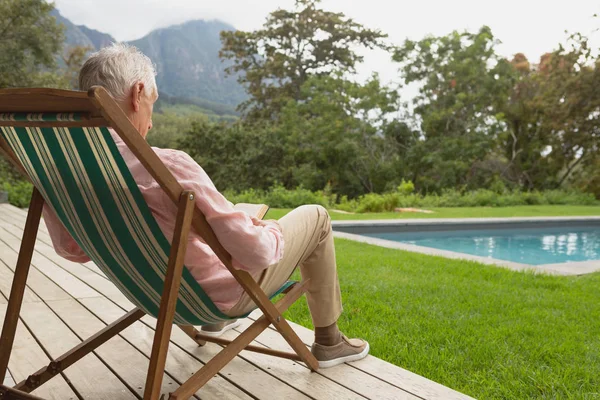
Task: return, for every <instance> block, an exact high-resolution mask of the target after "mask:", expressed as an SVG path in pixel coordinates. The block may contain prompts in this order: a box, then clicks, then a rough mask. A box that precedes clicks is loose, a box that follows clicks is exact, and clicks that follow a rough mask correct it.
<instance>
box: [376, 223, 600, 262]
mask: <svg viewBox="0 0 600 400" xmlns="http://www.w3.org/2000/svg"><path fill="white" fill-rule="evenodd" d="M365 236H371V237H377V238H380V239H387V240H394V241H396V242H402V243H410V244H414V245H418V246H425V247H433V248H436V249H441V250H450V251H454V252H458V253H466V254H472V255H476V256H481V257H489V258H495V259H498V260H506V261H513V262H518V263H523V264H531V265H541V264H556V263H564V262H572V261H588V260H600V227H592V228H585V227H577V228H543V229H519V230H508V229H499V230H462V231H461V230H458V231H449V232H441V231H440V232H422V233H419V232H407V233H404V232H403V233H374V234H365Z"/></svg>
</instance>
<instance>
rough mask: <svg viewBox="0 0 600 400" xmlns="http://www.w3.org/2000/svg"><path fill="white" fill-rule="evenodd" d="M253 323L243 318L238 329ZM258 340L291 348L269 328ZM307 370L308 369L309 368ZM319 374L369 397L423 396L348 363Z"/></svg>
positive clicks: (413, 398) (400, 398)
mask: <svg viewBox="0 0 600 400" xmlns="http://www.w3.org/2000/svg"><path fill="white" fill-rule="evenodd" d="M251 323H252V320H251V319H249V318H247V319H245V320H242V324H241V325H240V326H239V327H238V328H237V329H236V330H237V331H241V330H243V329H245V328H246V327H247V326H248V325H250V324H251ZM292 326H293V327H294V330H295V331H297V332H298V333H299V334H300V332H301V329H299V327H298V326H296V325H292ZM256 342H258V343H261V344H263V345H266V346H267V347H271V348H274V349H277V350H283V351H289V350H290V346H289V344H288V343H287V342H286V341H285V340H284V339H283V338H282V337H281V335H279V333H277V331H275V330H273V329H267V330H266V331H265V332H263V333H262V334H260V335H259V336H258V338H257V339H256ZM305 369H306V368H305ZM306 370H307V371H308V369H306ZM317 374H319V375H322V376H324V377H326V378H328V379H330V380H332V381H335V382H337V383H339V384H340V385H342V386H344V387H346V388H348V389H349V390H352V391H353V392H355V393H358V394H360V395H362V396H364V397H367V398H369V399H378V400H379V399H387V400H416V399H420V398H421V397H419V396H415V395H414V394H412V393H409V392H407V391H406V390H402V389H400V388H398V387H395V386H393V385H390V384H388V383H386V382H383V381H381V380H379V379H377V378H376V377H373V376H371V375H368V374H365V373H364V372H362V371H360V370H357V369H356V368H353V367H351V366H350V365H347V364H342V365H338V366H336V367H334V368H327V369H319V370H318V371H317Z"/></svg>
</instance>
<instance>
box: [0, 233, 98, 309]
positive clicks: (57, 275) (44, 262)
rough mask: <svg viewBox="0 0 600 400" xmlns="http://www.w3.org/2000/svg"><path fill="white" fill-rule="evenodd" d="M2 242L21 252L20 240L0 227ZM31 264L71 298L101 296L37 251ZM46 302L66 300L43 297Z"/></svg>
mask: <svg viewBox="0 0 600 400" xmlns="http://www.w3.org/2000/svg"><path fill="white" fill-rule="evenodd" d="M0 240H1V241H2V242H4V244H5V245H6V246H7V247H8V248H11V249H12V250H13V251H15V252H18V251H19V245H20V240H19V239H17V238H16V237H15V236H13V235H11V234H10V233H9V232H8V231H7V230H6V229H5V228H4V227H1V226H0ZM31 264H32V265H33V266H34V267H35V269H37V270H38V271H40V272H42V273H43V274H44V275H46V276H47V277H48V278H50V279H51V280H52V281H53V282H54V283H56V284H57V285H58V286H60V287H61V288H62V289H64V290H65V291H66V292H68V293H69V294H70V295H71V296H73V297H75V298H83V297H97V296H99V295H100V294H99V293H98V292H96V291H95V290H94V289H92V288H91V287H90V286H88V285H86V284H85V283H83V282H82V281H81V280H79V279H77V278H76V277H74V276H73V275H71V274H69V273H68V272H67V271H65V270H63V269H62V268H60V267H58V266H57V265H56V264H54V263H53V262H51V261H50V260H48V259H47V258H46V257H43V256H41V255H40V254H39V252H37V251H35V252H34V254H33V259H32V262H31ZM41 297H42V298H43V299H45V300H64V299H50V298H47V297H44V296H41Z"/></svg>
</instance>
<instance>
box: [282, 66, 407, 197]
mask: <svg viewBox="0 0 600 400" xmlns="http://www.w3.org/2000/svg"><path fill="white" fill-rule="evenodd" d="M301 92H302V97H303V98H304V99H305V100H304V101H301V102H296V101H289V102H288V104H287V105H286V106H285V107H284V108H283V109H282V112H281V117H280V121H279V122H280V125H281V129H282V130H283V132H285V134H286V138H287V142H288V147H289V149H290V157H291V158H292V161H291V165H293V166H294V168H293V170H292V171H291V173H292V176H293V177H294V181H296V182H298V183H299V184H302V185H303V186H304V187H306V188H309V189H311V190H318V189H322V188H324V187H325V186H326V185H329V186H330V187H331V188H332V190H333V191H334V192H335V193H337V194H342V195H348V196H351V197H354V196H357V195H360V194H363V193H365V192H374V191H379V192H380V191H383V190H384V189H385V188H386V186H387V185H388V183H391V182H394V181H397V182H398V183H400V181H401V176H399V175H398V174H397V172H398V171H397V170H396V169H395V167H397V166H398V158H399V156H400V155H401V152H400V150H399V141H398V138H399V137H398V136H397V135H396V136H395V134H396V133H398V125H397V123H396V122H395V121H394V120H393V119H392V118H389V117H390V114H391V113H393V112H395V111H397V109H398V93H397V92H396V91H395V90H391V89H389V88H386V87H384V86H383V85H381V83H380V82H379V78H378V77H377V76H376V75H375V76H373V77H372V78H371V79H370V80H369V81H367V82H366V83H365V84H360V83H357V82H352V81H349V80H346V79H344V78H343V77H342V76H341V74H340V73H338V74H336V75H332V76H313V77H311V78H310V79H309V80H307V81H306V82H305V84H304V85H303V87H302V88H301Z"/></svg>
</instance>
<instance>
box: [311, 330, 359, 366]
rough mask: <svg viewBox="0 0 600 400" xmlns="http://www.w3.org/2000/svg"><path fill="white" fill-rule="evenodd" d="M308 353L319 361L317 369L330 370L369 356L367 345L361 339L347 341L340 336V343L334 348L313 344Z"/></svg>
mask: <svg viewBox="0 0 600 400" xmlns="http://www.w3.org/2000/svg"><path fill="white" fill-rule="evenodd" d="M310 351H311V352H312V353H313V355H314V356H315V358H316V359H317V361H319V368H331V367H334V366H336V365H338V364H343V363H345V362H351V361H357V360H361V359H363V358H365V357H366V356H367V355H368V354H369V343H368V342H366V341H364V340H362V339H348V338H347V337H346V336H344V335H342V341H341V342H340V343H338V344H336V345H334V346H324V345H322V344H318V343H313V345H312V348H311V349H310Z"/></svg>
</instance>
